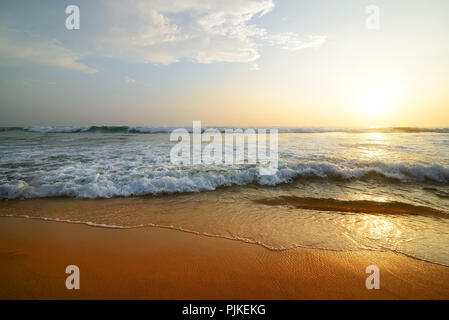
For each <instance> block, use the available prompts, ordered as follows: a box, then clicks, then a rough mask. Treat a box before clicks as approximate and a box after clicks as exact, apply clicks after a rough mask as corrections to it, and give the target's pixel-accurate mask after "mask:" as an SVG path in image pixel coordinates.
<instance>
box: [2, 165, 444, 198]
mask: <svg viewBox="0 0 449 320" xmlns="http://www.w3.org/2000/svg"><path fill="white" fill-rule="evenodd" d="M72 170H73V171H72V172H70V174H69V175H68V177H67V179H65V178H64V177H63V176H61V175H57V176H53V175H48V174H45V175H44V176H42V177H40V179H39V180H38V179H35V178H34V179H33V180H32V181H28V182H26V181H23V180H14V181H9V182H6V183H4V184H2V185H0V199H16V198H41V197H55V196H69V197H76V198H112V197H127V196H143V195H159V194H173V193H185V192H202V191H213V190H215V189H217V188H219V187H229V186H233V185H239V186H244V185H248V184H257V185H260V186H275V185H279V184H285V183H291V182H292V181H294V180H298V179H300V180H308V179H313V180H318V181H319V180H322V181H329V180H357V179H359V180H364V179H365V180H366V179H377V180H378V179H383V180H388V181H390V180H392V181H393V182H422V183H427V182H429V183H434V184H435V183H437V184H447V183H449V168H446V167H443V166H441V165H432V166H421V165H407V164H385V163H372V164H370V165H367V166H365V167H358V168H348V167H346V168H343V167H338V166H336V165H332V164H327V163H308V164H301V163H300V164H285V163H282V164H281V165H280V167H279V170H278V171H277V173H276V174H275V175H271V176H261V175H259V169H258V168H257V167H254V166H253V167H245V166H244V167H239V168H215V169H210V170H204V171H201V170H198V168H195V167H192V168H189V169H184V170H168V171H165V172H164V173H163V174H159V175H149V174H147V175H146V174H141V175H138V176H136V175H126V174H115V173H109V174H103V175H99V174H96V173H95V171H94V170H92V171H91V170H88V171H86V168H85V167H79V168H73V169H72ZM73 176H76V177H77V178H76V179H73ZM36 181H37V182H36ZM388 181H387V182H388Z"/></svg>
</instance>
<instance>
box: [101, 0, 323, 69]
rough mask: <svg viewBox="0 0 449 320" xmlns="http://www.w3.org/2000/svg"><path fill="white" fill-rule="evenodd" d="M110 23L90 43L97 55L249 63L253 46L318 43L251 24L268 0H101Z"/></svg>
mask: <svg viewBox="0 0 449 320" xmlns="http://www.w3.org/2000/svg"><path fill="white" fill-rule="evenodd" d="M106 3H107V5H109V6H111V7H110V9H111V12H112V15H113V16H114V18H113V19H112V20H113V21H116V23H115V24H114V25H113V26H112V27H111V28H110V29H109V30H110V31H109V32H108V33H107V34H105V35H103V36H102V37H101V39H100V40H99V41H96V42H95V43H96V44H97V50H98V53H99V54H101V55H105V56H108V57H114V58H119V59H122V60H125V61H128V62H134V63H155V64H170V63H174V62H178V61H180V60H188V61H193V62H198V63H213V62H254V61H255V60H257V59H258V58H259V57H260V53H259V47H260V46H263V45H270V46H276V47H279V48H280V49H285V50H289V51H296V50H300V49H304V48H309V47H319V46H320V45H322V44H323V43H324V41H325V39H326V38H325V37H323V36H305V37H300V36H299V35H298V34H296V33H293V32H285V33H280V34H270V33H269V32H268V31H267V30H266V29H264V28H260V27H258V26H257V25H256V24H255V22H256V20H257V19H259V18H260V17H262V16H264V15H265V14H267V13H269V12H270V11H271V10H272V9H273V8H274V3H273V0H226V1H223V0H208V1H202V0H201V1H200V0H183V1H181V0H174V1H170V3H168V2H167V1H165V0H148V1H138V0H127V1H124V0H120V1H107V2H106Z"/></svg>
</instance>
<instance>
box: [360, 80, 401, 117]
mask: <svg viewBox="0 0 449 320" xmlns="http://www.w3.org/2000/svg"><path fill="white" fill-rule="evenodd" d="M400 91H401V89H400V86H399V83H398V82H397V81H392V80H386V79H381V80H376V81H367V82H363V83H360V84H358V85H357V86H356V97H357V99H356V107H357V109H358V110H360V111H361V113H362V115H363V116H364V117H370V118H371V119H373V120H376V119H379V118H381V117H383V116H385V115H386V114H387V113H388V112H389V110H391V109H392V108H395V107H396V103H397V100H398V97H399V95H400Z"/></svg>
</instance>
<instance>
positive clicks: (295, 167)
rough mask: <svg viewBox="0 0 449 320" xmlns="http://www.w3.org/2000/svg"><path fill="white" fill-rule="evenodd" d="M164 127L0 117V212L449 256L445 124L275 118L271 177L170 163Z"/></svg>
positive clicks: (273, 244) (282, 246)
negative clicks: (283, 121) (334, 124)
mask: <svg viewBox="0 0 449 320" xmlns="http://www.w3.org/2000/svg"><path fill="white" fill-rule="evenodd" d="M173 129H174V128H172V127H128V126H121V127H106V126H85V127H25V128H19V127H15V128H0V172H1V176H0V199H1V200H0V215H1V216H20V217H26V218H36V219H47V220H55V221H65V222H72V223H85V224H89V225H92V226H100V227H114V228H134V227H145V226H159V227H166V228H173V229H178V230H183V231H187V232H194V233H199V234H204V235H208V236H217V237H224V238H229V239H234V240H239V241H246V242H250V243H257V244H259V245H262V246H265V247H267V248H269V249H271V250H286V249H289V248H294V247H307V248H317V249H328V250H343V251H354V250H380V251H393V252H398V253H401V254H405V255H407V256H410V257H414V258H416V259H421V260H425V261H429V262H433V263H437V264H442V265H446V266H449V222H448V221H449V220H448V218H449V187H448V184H449V128H368V129H360V128H353V129H351V128H344V129H341V128H279V135H278V140H279V147H278V148H279V164H278V171H277V172H276V174H275V175H272V176H261V175H260V173H259V170H258V168H257V165H254V164H238V165H237V164H235V165H228V164H225V163H222V164H208V165H206V164H196V165H193V164H192V165H182V166H177V165H174V164H172V163H171V162H170V150H171V148H172V147H173V145H174V142H170V140H169V134H170V132H171V131H172V130H173ZM186 129H189V128H186ZM224 129H225V128H219V130H221V131H223V130H224Z"/></svg>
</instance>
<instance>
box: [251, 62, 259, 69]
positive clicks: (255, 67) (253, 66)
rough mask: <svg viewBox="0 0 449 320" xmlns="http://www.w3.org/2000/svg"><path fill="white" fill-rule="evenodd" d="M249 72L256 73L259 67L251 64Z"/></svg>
mask: <svg viewBox="0 0 449 320" xmlns="http://www.w3.org/2000/svg"><path fill="white" fill-rule="evenodd" d="M249 70H251V71H257V70H259V65H258V64H257V63H253V64H251V67H250V68H249Z"/></svg>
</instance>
